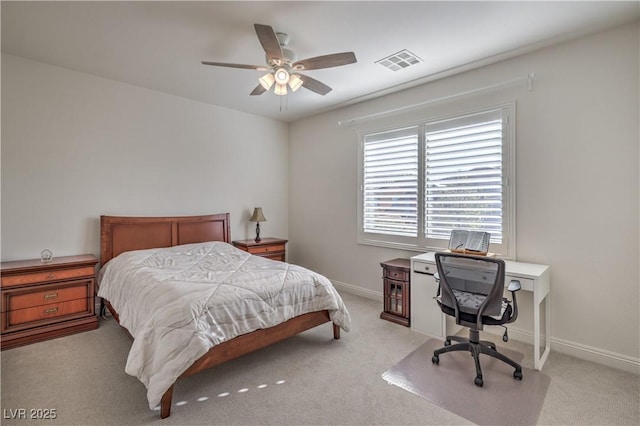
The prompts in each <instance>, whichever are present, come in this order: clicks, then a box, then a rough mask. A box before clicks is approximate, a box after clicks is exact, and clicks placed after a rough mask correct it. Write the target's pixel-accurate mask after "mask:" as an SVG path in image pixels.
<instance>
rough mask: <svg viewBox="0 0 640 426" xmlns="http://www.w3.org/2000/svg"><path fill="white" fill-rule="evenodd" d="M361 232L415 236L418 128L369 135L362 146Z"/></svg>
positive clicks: (416, 229) (416, 227) (416, 228)
mask: <svg viewBox="0 0 640 426" xmlns="http://www.w3.org/2000/svg"><path fill="white" fill-rule="evenodd" d="M363 151H364V153H363V154H364V170H363V175H364V177H363V182H362V191H363V230H364V232H366V233H378V234H387V235H399V236H407V237H416V236H417V235H418V128H417V127H411V128H406V129H400V130H394V131H391V132H384V133H378V134H374V135H368V136H366V137H365V138H364V142H363Z"/></svg>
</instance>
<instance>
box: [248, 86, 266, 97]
mask: <svg viewBox="0 0 640 426" xmlns="http://www.w3.org/2000/svg"><path fill="white" fill-rule="evenodd" d="M266 91H267V89H265V88H264V87H262V84H258V85H257V86H256V88H255V89H253V91H252V92H251V93H249V94H250V95H251V96H256V95H262V94H263V93H264V92H266Z"/></svg>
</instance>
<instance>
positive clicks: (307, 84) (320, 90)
mask: <svg viewBox="0 0 640 426" xmlns="http://www.w3.org/2000/svg"><path fill="white" fill-rule="evenodd" d="M297 75H298V77H300V79H301V80H302V87H304V88H307V89H309V90H311V91H312V92H316V93H317V94H319V95H322V96H324V95H326V94H327V93H329V92H330V91H331V90H332V89H331V87H329V86H327V85H326V84H324V83H322V82H320V81H318V80H316V79H315V78H311V77H309V76H308V75H302V74H297Z"/></svg>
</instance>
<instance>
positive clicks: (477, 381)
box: [473, 376, 484, 387]
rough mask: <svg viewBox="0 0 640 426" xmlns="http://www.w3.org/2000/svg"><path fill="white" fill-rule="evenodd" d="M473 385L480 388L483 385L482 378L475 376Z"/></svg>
mask: <svg viewBox="0 0 640 426" xmlns="http://www.w3.org/2000/svg"><path fill="white" fill-rule="evenodd" d="M473 383H475V384H476V386H479V387H482V385H483V384H484V382H483V381H482V376H476V379H475V380H474V381H473Z"/></svg>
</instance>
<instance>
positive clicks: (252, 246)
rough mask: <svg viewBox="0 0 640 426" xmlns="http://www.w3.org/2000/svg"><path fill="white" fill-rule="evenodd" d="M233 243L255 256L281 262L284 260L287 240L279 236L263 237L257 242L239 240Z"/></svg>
mask: <svg viewBox="0 0 640 426" xmlns="http://www.w3.org/2000/svg"><path fill="white" fill-rule="evenodd" d="M233 245H234V246H235V247H237V248H239V249H240V250H244V251H246V252H249V253H251V254H255V255H256V256H262V257H268V258H269V259H273V260H279V261H281V262H284V261H285V259H286V256H287V253H286V245H287V240H282V239H280V238H263V239H262V240H261V241H260V242H259V243H256V242H255V241H254V240H239V241H234V242H233Z"/></svg>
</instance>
